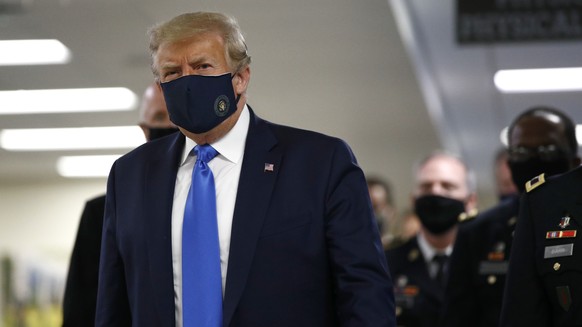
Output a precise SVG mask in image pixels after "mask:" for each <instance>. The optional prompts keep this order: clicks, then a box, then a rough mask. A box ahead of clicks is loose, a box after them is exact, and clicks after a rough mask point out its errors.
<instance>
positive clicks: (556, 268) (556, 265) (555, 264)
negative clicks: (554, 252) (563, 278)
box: [554, 262, 561, 271]
mask: <svg viewBox="0 0 582 327" xmlns="http://www.w3.org/2000/svg"><path fill="white" fill-rule="evenodd" d="M560 267H561V265H560V263H558V262H556V263H554V270H555V271H558V270H560Z"/></svg>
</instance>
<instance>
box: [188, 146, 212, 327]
mask: <svg viewBox="0 0 582 327" xmlns="http://www.w3.org/2000/svg"><path fill="white" fill-rule="evenodd" d="M193 151H194V153H195V154H196V163H195V164H194V171H193V172H192V185H191V186H190V191H189V192H188V198H187V200H186V208H185V210H184V225H183V229H182V306H183V320H184V327H194V326H195V327H221V326H222V277H221V274H220V246H219V244H218V225H217V221H216V193H215V190H214V176H213V175H212V171H211V170H210V168H209V167H208V162H209V161H210V160H212V158H214V157H215V156H216V155H217V154H218V152H217V151H216V150H214V148H212V147H211V146H210V145H208V144H205V145H197V146H196V147H194V150H193Z"/></svg>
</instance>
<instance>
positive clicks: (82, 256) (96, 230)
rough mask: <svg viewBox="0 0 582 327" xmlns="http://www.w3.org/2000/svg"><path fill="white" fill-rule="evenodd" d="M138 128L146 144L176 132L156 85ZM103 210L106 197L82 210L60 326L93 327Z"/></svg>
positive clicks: (145, 96)
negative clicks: (141, 131) (61, 324)
mask: <svg viewBox="0 0 582 327" xmlns="http://www.w3.org/2000/svg"><path fill="white" fill-rule="evenodd" d="M139 126H140V127H141V129H142V130H143V133H144V135H145V138H146V140H147V141H151V140H154V139H157V138H160V137H164V136H166V135H169V134H172V133H175V132H177V131H178V129H177V128H176V126H175V125H174V124H173V123H172V122H171V121H170V118H169V116H168V109H167V108H166V103H165V102H164V97H163V94H162V92H161V90H160V88H159V87H158V85H157V84H155V83H153V84H151V85H150V86H148V88H147V89H146V90H145V92H144V94H143V97H142V103H141V107H140V111H139ZM104 209H105V195H101V196H98V197H96V198H94V199H91V200H89V201H87V203H86V204H85V208H84V209H83V214H82V216H81V221H80V223H79V229H78V231H77V239H76V241H75V246H74V248H73V253H72V255H71V260H70V266H69V273H68V276H67V284H66V287H65V295H64V300H63V327H79V326H94V323H95V307H96V305H97V280H98V273H99V253H100V249H101V227H102V225H103V214H104Z"/></svg>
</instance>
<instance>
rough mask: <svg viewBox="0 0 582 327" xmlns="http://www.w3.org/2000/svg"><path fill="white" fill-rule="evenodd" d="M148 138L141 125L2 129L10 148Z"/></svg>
mask: <svg viewBox="0 0 582 327" xmlns="http://www.w3.org/2000/svg"><path fill="white" fill-rule="evenodd" d="M144 142H145V136H144V135H143V132H142V130H141V128H139V127H138V126H116V127H79V128H39V129H6V130H3V131H0V147H2V148H3V149H6V150H9V151H50V150H95V149H131V148H135V147H136V146H138V145H140V144H142V143H144Z"/></svg>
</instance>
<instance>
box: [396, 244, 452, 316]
mask: <svg viewBox="0 0 582 327" xmlns="http://www.w3.org/2000/svg"><path fill="white" fill-rule="evenodd" d="M386 258H387V260H388V266H389V267H390V274H391V275H392V278H393V281H394V290H395V291H394V293H395V298H396V315H397V316H396V321H397V325H398V326H403V327H435V326H436V324H437V323H438V321H439V317H440V309H441V306H442V302H443V294H444V290H443V289H442V287H441V286H440V285H439V284H438V283H437V282H436V281H435V280H434V279H432V278H431V277H430V275H429V272H428V266H427V264H426V261H425V258H424V256H423V255H422V252H421V251H420V248H419V246H418V240H417V238H416V237H413V238H411V239H410V240H408V241H407V242H406V243H404V244H402V245H400V246H398V247H396V248H394V249H391V250H388V251H386Z"/></svg>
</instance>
